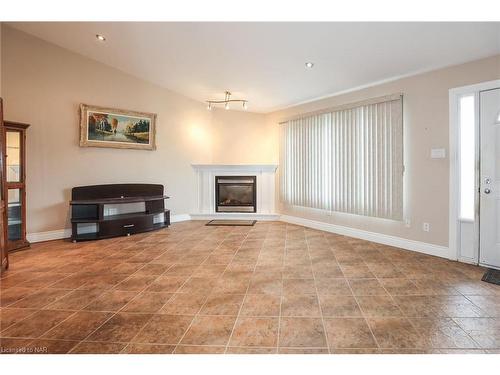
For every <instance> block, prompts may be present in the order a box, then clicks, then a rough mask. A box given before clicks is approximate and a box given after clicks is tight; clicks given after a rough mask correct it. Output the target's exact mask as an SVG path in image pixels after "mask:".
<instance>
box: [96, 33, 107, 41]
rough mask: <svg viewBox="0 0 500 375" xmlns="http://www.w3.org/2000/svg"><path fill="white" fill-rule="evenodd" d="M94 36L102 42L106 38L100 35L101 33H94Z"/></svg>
mask: <svg viewBox="0 0 500 375" xmlns="http://www.w3.org/2000/svg"><path fill="white" fill-rule="evenodd" d="M95 37H96V38H97V40H98V41H100V42H104V41H105V40H106V38H105V37H104V35H101V34H96V35H95Z"/></svg>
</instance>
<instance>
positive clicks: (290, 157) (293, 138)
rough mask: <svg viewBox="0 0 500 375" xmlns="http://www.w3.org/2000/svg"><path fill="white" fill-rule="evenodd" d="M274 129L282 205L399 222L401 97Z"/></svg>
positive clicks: (400, 196)
mask: <svg viewBox="0 0 500 375" xmlns="http://www.w3.org/2000/svg"><path fill="white" fill-rule="evenodd" d="M280 125H281V129H280V131H281V152H280V154H281V156H280V170H281V172H280V176H281V177H280V178H281V183H280V194H281V201H282V202H283V203H285V204H288V205H294V206H302V207H310V208H316V209H322V210H327V211H337V212H345V213H351V214H357V215H364V216H373V217H379V218H386V219H393V220H402V217H403V120H402V96H401V95H391V96H388V97H384V98H377V99H373V100H370V101H366V102H363V103H357V104H354V105H351V106H346V107H342V108H338V109H334V110H330V111H328V112H324V113H319V114H312V115H307V116H304V117H300V118H296V119H292V120H289V121H286V122H283V123H281V124H280Z"/></svg>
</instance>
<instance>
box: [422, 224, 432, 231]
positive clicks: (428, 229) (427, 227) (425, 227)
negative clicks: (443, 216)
mask: <svg viewBox="0 0 500 375" xmlns="http://www.w3.org/2000/svg"><path fill="white" fill-rule="evenodd" d="M422 230H423V231H424V232H429V231H430V230H431V225H430V224H429V223H424V224H423V225H422Z"/></svg>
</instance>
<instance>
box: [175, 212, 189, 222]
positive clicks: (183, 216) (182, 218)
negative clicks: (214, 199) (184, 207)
mask: <svg viewBox="0 0 500 375" xmlns="http://www.w3.org/2000/svg"><path fill="white" fill-rule="evenodd" d="M188 220H191V216H189V214H179V215H172V216H170V222H171V223H178V222H179V221H188Z"/></svg>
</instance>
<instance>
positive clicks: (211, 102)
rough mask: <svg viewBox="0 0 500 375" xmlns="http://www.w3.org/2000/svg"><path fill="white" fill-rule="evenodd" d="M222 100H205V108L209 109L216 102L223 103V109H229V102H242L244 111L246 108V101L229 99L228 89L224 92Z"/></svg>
mask: <svg viewBox="0 0 500 375" xmlns="http://www.w3.org/2000/svg"><path fill="white" fill-rule="evenodd" d="M224 94H225V96H224V100H207V103H208V105H207V109H208V110H209V111H211V110H212V109H213V108H214V106H215V105H216V104H224V109H226V110H227V109H230V108H229V103H242V106H243V109H244V110H245V111H246V110H247V109H248V101H247V100H244V99H231V93H230V92H229V91H226V92H224Z"/></svg>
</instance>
